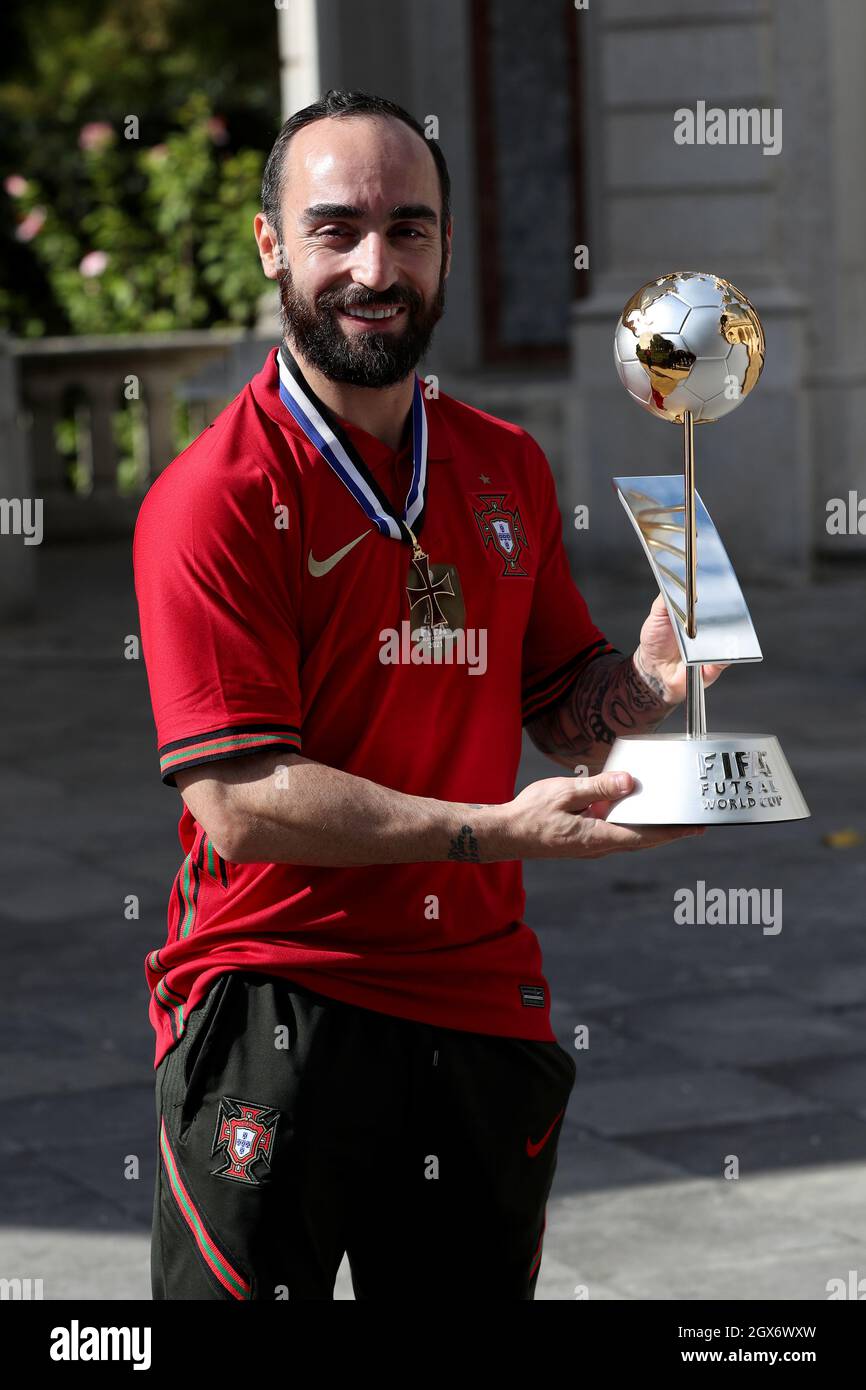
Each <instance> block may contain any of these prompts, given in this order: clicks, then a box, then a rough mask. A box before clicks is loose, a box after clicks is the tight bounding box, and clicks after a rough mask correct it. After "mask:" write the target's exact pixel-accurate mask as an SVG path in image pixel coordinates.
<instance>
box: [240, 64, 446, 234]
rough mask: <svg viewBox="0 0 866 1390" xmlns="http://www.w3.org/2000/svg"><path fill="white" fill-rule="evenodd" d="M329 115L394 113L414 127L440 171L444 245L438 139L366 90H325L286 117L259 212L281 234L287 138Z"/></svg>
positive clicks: (443, 173)
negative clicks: (320, 95) (308, 103)
mask: <svg viewBox="0 0 866 1390" xmlns="http://www.w3.org/2000/svg"><path fill="white" fill-rule="evenodd" d="M328 116H336V117H341V116H342V117H346V116H393V118H394V119H395V120H397V121H402V122H403V124H404V125H407V126H408V127H409V129H410V130H414V131H415V133H416V134H417V135H420V136H421V139H422V140H423V141H424V143H425V144H426V145H427V147H428V149H429V150H430V153H431V154H432V156H433V158H434V160H435V162H436V169H437V171H438V174H439V189H440V192H441V195H442V220H441V231H442V242H443V245H444V242H445V229H446V227H447V226H448V222H449V219H450V217H451V178H450V176H449V173H448V165H447V164H446V162H445V156H444V154H443V153H442V150H441V148H440V146H439V143H438V141H436V140H432V139H430V137H429V136H428V135H427V134H426V133H425V131H424V127H423V126H422V125H421V124H420V122H418V121H416V120H415V117H414V116H410V114H409V112H408V111H406V110H404V109H403V107H402V106H398V105H397V103H396V101H388V99H387V98H386V97H376V96H371V95H370V93H369V92H341V91H338V90H336V89H334V88H332V89H331V90H330V91H329V92H326V93H325V95H324V96H323V97H320V99H319V100H318V101H314V102H312V104H311V105H310V106H305V107H304V108H303V110H302V111H296V112H295V113H294V115H293V116H290V117H289V119H288V120H287V121H286V122H285V124H284V125H283V127H282V129H281V130H280V133H279V135H278V136H277V138H276V140H275V141H274V147H273V149H272V150H271V152H270V154H269V155H268V162H267V164H266V165H265V172H264V175H263V176H262V212H263V213H264V214H265V216H266V218H267V219H268V221H269V222H270V224H271V226H272V227H273V229H274V231H275V232H276V233H277V235H278V236H279V235H281V226H280V222H281V218H280V200H281V197H282V186H283V165H284V164H285V159H286V150H287V148H288V144H289V141H290V140H291V138H292V136H293V135H295V134H296V133H297V132H298V131H299V130H301V129H302V128H303V127H304V126H305V125H311V124H312V122H313V121H321V120H324V119H325V118H326V117H328Z"/></svg>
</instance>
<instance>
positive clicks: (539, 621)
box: [521, 435, 621, 724]
mask: <svg viewBox="0 0 866 1390" xmlns="http://www.w3.org/2000/svg"><path fill="white" fill-rule="evenodd" d="M526 445H527V449H528V451H529V458H528V460H527V466H528V473H529V475H530V476H532V477H533V478H534V479H535V482H536V496H537V498H538V504H537V511H536V521H535V530H536V533H537V535H538V549H539V554H540V557H541V558H540V561H539V565H538V570H537V572H536V578H535V588H534V591H533V597H532V608H531V610H530V614H529V621H528V623H527V626H526V631H525V633H524V639H523V679H522V690H521V695H522V717H523V723H524V724H527V723H529V721H530V720H532V719H535V718H536V717H537V716H538V715H539V714H542V713H543V712H544V711H545V710H546V709H548V708H549V707H552V706H553V705H555V704H557V703H558V701H559V700H560V699H561V698H562V696H563V695H564V694H565V692H566V690H567V689H568V687H569V686H570V685H571V683H572V681H573V680H574V677H575V676H576V674H577V672H578V670H579V669H580V667H581V666H582V665H584V664H585V663H586V662H587V661H592V660H594V659H595V658H596V657H598V656H603V655H604V654H606V653H610V652H613V653H617V654H619V655H621V653H619V652H618V649H617V648H616V647H614V646H612V645H611V644H610V642H608V640H607V638H606V637H605V635H604V633H603V632H602V631H601V629H600V628H599V627H597V626H596V624H595V623H594V622H593V620H592V618H591V617H590V613H589V608H588V607H587V604H586V600H585V599H584V598H583V595H582V594H581V592H580V590H579V589H578V587H577V585H576V584H575V582H574V580H573V578H572V575H571V569H570V567H569V563H568V556H567V554H566V550H565V545H564V543H563V539H562V516H561V514H560V510H559V503H558V502H557V498H556V485H555V483H554V481H553V474H552V472H551V469H550V464H549V463H548V461H547V459H546V457H545V455H544V453H543V451H542V450H541V448H540V447H539V445H538V444H537V443H536V442H535V440H534V439H533V438H532V437H531V435H527V436H526Z"/></svg>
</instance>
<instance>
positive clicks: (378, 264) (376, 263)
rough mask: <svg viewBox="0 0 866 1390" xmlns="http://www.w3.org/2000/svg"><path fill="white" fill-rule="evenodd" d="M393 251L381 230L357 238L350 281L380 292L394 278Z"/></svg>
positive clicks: (386, 287) (391, 283)
mask: <svg viewBox="0 0 866 1390" xmlns="http://www.w3.org/2000/svg"><path fill="white" fill-rule="evenodd" d="M396 278H397V277H396V268H395V264H394V253H393V250H392V248H391V246H390V245H389V242H388V239H387V237H385V236H383V235H382V234H381V232H372V231H371V232H367V233H366V235H365V236H363V237H361V238H359V240H358V245H357V247H356V251H355V256H354V259H353V262H352V281H353V283H354V284H356V285H364V286H365V287H366V288H367V289H368V290H375V291H377V293H381V292H382V291H384V290H387V289H390V287H391V285H393V284H394V281H395V280H396Z"/></svg>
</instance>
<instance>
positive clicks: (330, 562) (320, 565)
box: [307, 526, 373, 579]
mask: <svg viewBox="0 0 866 1390" xmlns="http://www.w3.org/2000/svg"><path fill="white" fill-rule="evenodd" d="M372 529H373V528H372V526H368V527H367V529H366V531H362V532H361V534H360V536H356V537H355V539H354V540H353V541H349V544H348V545H344V546H343V548H342V550H335V551H334V553H333V555H329V556H328V558H327V560H316V559H314V557H313V552H312V550H310V551H308V552H307V569H308V570H309V571H310V574H311V575H312V576H313V578H314V579H321V577H322V575H323V574H327V573H328V570H332V569H333V568H334V566H335V565H338V564H339V563H340V561H341V560H342V558H343V556H344V555H348V553H349V551H350V550H351V549H352V546H353V545H357V544H358V541H362V540H363V539H364V537H365V536H369V534H370V532H371V531H372Z"/></svg>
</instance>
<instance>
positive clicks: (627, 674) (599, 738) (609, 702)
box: [526, 653, 674, 768]
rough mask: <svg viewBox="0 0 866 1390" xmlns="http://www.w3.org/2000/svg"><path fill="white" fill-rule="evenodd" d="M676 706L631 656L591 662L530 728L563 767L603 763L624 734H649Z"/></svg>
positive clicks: (537, 742)
mask: <svg viewBox="0 0 866 1390" xmlns="http://www.w3.org/2000/svg"><path fill="white" fill-rule="evenodd" d="M673 708H674V706H673V705H671V704H670V703H669V702H668V701H667V699H666V698H665V691H664V686H663V685H662V683H661V681H659V680H658V678H657V677H655V676H651V675H638V673H637V671H636V670H635V668H634V663H633V661H632V658H631V657H630V656H626V657H622V656H618V655H615V654H614V653H607V654H606V655H605V656H597V657H596V658H595V659H594V660H593V661H589V662H587V664H586V666H584V667H583V668H582V669H581V670H580V671H579V672H578V673H577V676H576V677H575V680H574V682H573V684H572V686H571V687H570V689H569V690H568V691H566V693H565V695H564V696H563V698H562V700H561V701H560V702H559V703H558V704H557V705H555V706H554V707H553V709H550V710H545V711H544V712H543V713H542V714H540V715H539V716H538V717H537V718H536V719H533V720H531V721H530V722H529V723H528V724H527V726H526V728H527V731H528V733H529V736H530V738H531V739H532V741H533V743H534V744H535V745H536V747H537V748H540V749H541V751H542V753H547V754H548V755H549V756H550V757H551V758H555V759H556V761H557V762H561V763H563V764H566V765H568V764H573V763H574V762H575V761H577V762H585V763H586V765H587V766H588V767H589V768H592V767H593V766H594V765H600V764H601V763H603V762H604V759H605V758H606V756H607V750H608V749H609V747H610V745H611V744H612V743H613V741H614V739H615V738H617V737H618V736H619V735H620V734H649V733H652V732H653V730H654V729H657V728H658V726H659V724H661V722H662V720H663V719H665V718H666V717H667V715H669V714H670V712H671V710H672V709H673Z"/></svg>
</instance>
